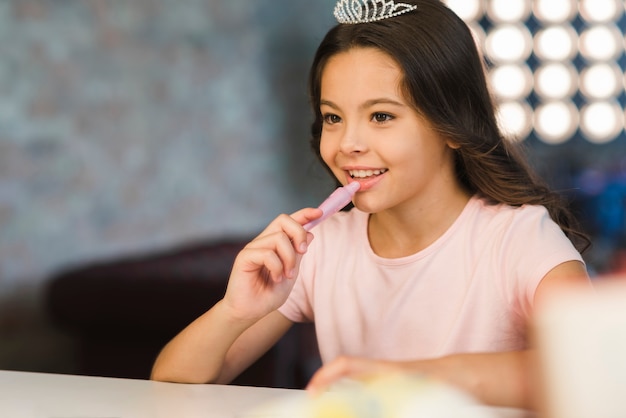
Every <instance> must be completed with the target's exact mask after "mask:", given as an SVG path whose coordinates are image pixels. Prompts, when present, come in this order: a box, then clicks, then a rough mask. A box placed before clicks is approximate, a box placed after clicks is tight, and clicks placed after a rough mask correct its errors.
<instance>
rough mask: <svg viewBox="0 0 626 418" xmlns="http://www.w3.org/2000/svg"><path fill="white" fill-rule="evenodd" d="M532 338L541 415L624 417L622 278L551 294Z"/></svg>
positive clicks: (625, 309)
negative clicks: (537, 365) (537, 357)
mask: <svg viewBox="0 0 626 418" xmlns="http://www.w3.org/2000/svg"><path fill="white" fill-rule="evenodd" d="M535 338H536V343H537V348H538V355H539V364H540V369H539V370H540V376H541V385H540V386H541V388H542V393H541V398H542V406H541V408H542V411H543V413H542V416H545V417H546V418H589V417H594V418H618V417H620V418H621V417H626V396H625V395H626V276H624V277H623V278H621V279H620V278H615V279H614V278H610V279H609V278H606V279H604V278H603V279H597V280H596V281H595V282H594V289H592V290H589V289H576V290H564V291H563V292H561V293H559V295H553V297H552V298H551V300H549V301H547V303H546V304H545V305H543V306H542V307H541V309H539V310H538V314H537V316H536V318H535Z"/></svg>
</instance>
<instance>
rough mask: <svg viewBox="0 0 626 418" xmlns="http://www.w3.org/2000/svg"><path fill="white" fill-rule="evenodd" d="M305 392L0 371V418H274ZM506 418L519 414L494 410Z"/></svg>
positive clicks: (304, 394)
mask: <svg viewBox="0 0 626 418" xmlns="http://www.w3.org/2000/svg"><path fill="white" fill-rule="evenodd" d="M300 396H302V397H304V396H307V395H306V393H305V392H304V391H301V390H292V389H274V388H262V387H246V386H233V385H187V384H175V383H162V382H153V381H149V380H132V379H116V378H105V377H90V376H73V375H61V374H45V373H29V372H14V371H0V417H1V418H144V417H145V418H214V417H215V418H274V417H270V416H267V415H266V414H261V415H259V413H258V411H254V410H255V409H257V407H258V406H259V405H263V404H266V403H268V402H275V401H281V399H284V400H287V399H288V400H293V399H295V398H297V397H300ZM490 409H491V410H492V411H493V412H494V413H496V416H498V417H502V418H509V417H519V416H523V415H520V412H522V411H518V410H513V409H497V408H490Z"/></svg>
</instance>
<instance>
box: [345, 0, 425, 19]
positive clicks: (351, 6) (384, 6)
mask: <svg viewBox="0 0 626 418" xmlns="http://www.w3.org/2000/svg"><path fill="white" fill-rule="evenodd" d="M415 9H417V6H414V5H411V4H407V3H397V4H396V3H395V2H394V1H393V0H339V1H338V2H337V5H336V6H335V11H334V12H333V14H334V15H335V19H337V21H338V22H339V23H346V24H351V25H354V24H357V23H369V22H376V21H378V20H383V19H388V18H390V17H394V16H398V15H401V14H404V13H408V12H412V11H413V10H415Z"/></svg>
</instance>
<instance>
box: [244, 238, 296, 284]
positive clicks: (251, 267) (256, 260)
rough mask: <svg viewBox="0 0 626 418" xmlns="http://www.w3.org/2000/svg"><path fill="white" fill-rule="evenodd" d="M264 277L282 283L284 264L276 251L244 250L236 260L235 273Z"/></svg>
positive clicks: (263, 249)
mask: <svg viewBox="0 0 626 418" xmlns="http://www.w3.org/2000/svg"><path fill="white" fill-rule="evenodd" d="M237 270H239V271H241V272H243V273H252V274H256V275H261V276H264V277H265V278H268V279H270V280H272V281H274V282H280V281H281V280H282V277H283V274H284V271H285V269H284V266H283V263H282V261H281V259H280V257H278V254H276V251H274V250H272V249H269V248H250V247H247V248H244V249H243V250H241V252H240V253H239V255H238V256H237V258H236V259H235V266H234V268H233V271H237Z"/></svg>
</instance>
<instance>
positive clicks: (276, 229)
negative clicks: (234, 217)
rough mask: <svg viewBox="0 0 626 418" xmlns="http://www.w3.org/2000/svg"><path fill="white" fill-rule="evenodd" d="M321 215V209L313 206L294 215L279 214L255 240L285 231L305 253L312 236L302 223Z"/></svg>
mask: <svg viewBox="0 0 626 418" xmlns="http://www.w3.org/2000/svg"><path fill="white" fill-rule="evenodd" d="M321 215H322V211H321V210H319V209H313V208H305V209H301V210H299V211H297V212H295V213H293V214H292V215H286V214H282V215H279V216H278V217H276V219H274V220H273V221H272V222H271V223H270V224H269V225H268V226H267V228H265V230H264V231H263V232H261V234H259V235H258V236H257V237H256V238H255V241H256V240H258V239H261V238H266V237H268V236H271V235H273V234H276V233H284V234H286V235H287V236H288V237H289V240H290V241H291V243H292V246H293V248H294V249H295V250H296V251H297V252H299V253H300V254H304V253H305V252H306V250H307V248H308V245H309V244H310V242H311V239H312V238H311V237H310V236H309V234H308V233H307V231H305V230H304V228H303V227H302V225H303V224H306V223H307V222H308V221H309V220H310V219H317V218H318V217H319V216H321Z"/></svg>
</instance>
